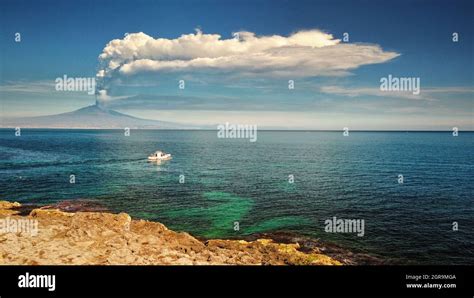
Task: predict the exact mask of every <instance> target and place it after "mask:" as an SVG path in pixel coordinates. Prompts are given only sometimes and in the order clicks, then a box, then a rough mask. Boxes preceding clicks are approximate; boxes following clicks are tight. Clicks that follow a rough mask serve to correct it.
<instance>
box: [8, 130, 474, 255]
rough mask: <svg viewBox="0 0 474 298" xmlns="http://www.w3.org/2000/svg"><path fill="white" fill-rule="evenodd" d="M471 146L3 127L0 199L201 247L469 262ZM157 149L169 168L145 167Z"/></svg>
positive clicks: (446, 137)
mask: <svg viewBox="0 0 474 298" xmlns="http://www.w3.org/2000/svg"><path fill="white" fill-rule="evenodd" d="M473 145H474V133H467V132H461V133H460V135H459V136H458V137H453V136H452V135H451V133H450V132H410V133H405V132H351V133H350V136H348V137H343V136H342V133H341V132H281V131H259V132H258V141H257V142H255V143H252V142H249V141H248V140H245V139H219V138H217V134H216V132H214V131H132V133H131V136H129V137H125V136H124V134H123V131H120V130H28V129H24V130H22V136H21V137H15V136H14V131H13V130H0V189H1V194H0V199H1V200H10V201H20V202H23V203H36V204H46V203H52V202H57V201H61V200H66V199H68V200H69V199H93V200H97V201H98V202H100V203H101V204H103V205H104V206H106V207H107V208H109V209H111V210H113V211H117V212H119V211H124V212H127V213H129V214H131V215H132V216H134V217H137V218H145V219H149V220H156V221H160V222H162V223H164V224H165V225H167V226H168V227H170V228H171V229H175V230H183V231H187V232H190V233H191V234H193V235H196V236H201V237H206V238H223V237H240V236H241V237H244V236H248V235H252V234H254V233H262V232H276V231H287V232H291V233H296V234H300V235H304V236H310V237H314V238H319V239H321V240H323V241H329V242H333V243H336V244H338V245H341V246H343V247H345V248H348V249H354V250H358V251H363V252H367V253H369V254H372V255H375V256H379V257H382V258H386V259H394V260H397V262H400V263H420V264H474V196H473V194H474V185H473V176H474V175H473V174H474V150H473V148H474V147H473ZM157 149H161V150H163V151H165V152H169V153H171V154H172V155H173V156H174V157H173V159H172V160H171V161H168V162H164V163H162V164H159V165H158V164H156V163H150V162H148V161H147V160H146V156H147V155H148V154H150V153H152V152H153V151H155V150H157ZM71 174H74V175H75V177H76V183H75V184H71V183H69V178H70V175H71ZM399 174H402V175H404V183H403V184H399V183H398V181H397V179H398V175H399ZM180 175H184V176H185V181H184V183H179V176H180ZM288 175H294V179H295V182H294V183H293V184H291V183H289V182H288ZM333 216H337V217H338V218H347V219H364V220H365V235H364V236H363V237H357V236H356V234H344V233H339V234H338V233H326V232H325V231H324V227H325V225H324V221H325V220H326V219H328V218H332V217H333ZM236 221H238V222H239V226H240V229H239V231H235V230H234V222H236ZM454 221H456V222H458V224H459V230H458V231H453V230H452V223H453V222H454Z"/></svg>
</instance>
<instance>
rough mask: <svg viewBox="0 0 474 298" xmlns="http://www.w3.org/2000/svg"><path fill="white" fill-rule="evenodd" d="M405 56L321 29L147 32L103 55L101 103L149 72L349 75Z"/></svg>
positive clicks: (129, 36) (109, 47)
mask: <svg viewBox="0 0 474 298" xmlns="http://www.w3.org/2000/svg"><path fill="white" fill-rule="evenodd" d="M399 55H400V54H398V53H396V52H388V51H384V50H382V48H381V47H380V46H379V45H376V44H361V43H343V42H341V40H339V39H335V38H334V37H333V36H332V35H331V34H328V33H325V32H323V31H320V30H305V31H298V32H296V33H293V34H291V35H289V36H287V37H285V36H280V35H272V36H256V35H255V34H254V33H252V32H247V31H241V32H236V33H233V38H229V39H222V37H221V35H219V34H205V33H203V32H201V31H200V30H196V33H191V34H183V35H181V36H180V37H178V38H175V39H167V38H153V37H151V36H149V35H147V34H145V33H143V32H139V33H132V34H126V35H125V37H124V38H123V39H114V40H112V41H110V42H109V43H108V44H107V45H106V46H105V48H104V49H103V51H102V53H101V54H100V55H99V61H100V64H99V69H98V72H97V75H96V76H97V79H98V88H97V89H98V91H97V96H98V99H99V100H104V101H106V100H110V99H111V98H112V97H110V96H109V94H108V93H109V92H108V90H109V88H110V85H111V83H112V82H113V80H114V79H116V78H125V77H129V76H134V75H138V74H145V73H150V72H151V73H163V74H164V73H199V72H202V73H206V74H219V75H225V74H242V75H255V76H260V77H280V78H281V77H283V78H290V79H291V78H299V77H317V76H344V75H348V74H349V71H350V70H353V69H356V68H358V67H360V66H362V65H368V64H376V63H384V62H387V61H389V60H391V59H393V58H395V57H397V56H399Z"/></svg>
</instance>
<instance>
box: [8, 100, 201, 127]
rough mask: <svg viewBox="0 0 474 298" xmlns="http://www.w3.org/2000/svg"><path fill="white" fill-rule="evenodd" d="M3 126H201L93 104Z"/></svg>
mask: <svg viewBox="0 0 474 298" xmlns="http://www.w3.org/2000/svg"><path fill="white" fill-rule="evenodd" d="M0 125H1V127H4V128H12V127H21V128H97V129H99V128H100V129H114V128H119V129H123V128H125V127H128V128H131V129H197V128H200V127H196V126H192V125H185V124H179V123H173V122H166V121H157V120H150V119H142V118H137V117H133V116H129V115H126V114H122V113H119V112H116V111H114V110H109V109H105V108H102V107H100V106H98V105H91V106H88V107H85V108H81V109H78V110H75V111H72V112H69V113H62V114H56V115H50V116H39V117H24V118H11V119H2V120H1V123H0Z"/></svg>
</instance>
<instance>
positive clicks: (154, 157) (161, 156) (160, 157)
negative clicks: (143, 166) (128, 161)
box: [148, 151, 171, 160]
mask: <svg viewBox="0 0 474 298" xmlns="http://www.w3.org/2000/svg"><path fill="white" fill-rule="evenodd" d="M169 159H171V154H169V153H164V152H163V151H156V152H155V153H153V154H151V155H149V156H148V160H169Z"/></svg>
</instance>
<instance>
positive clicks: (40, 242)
mask: <svg viewBox="0 0 474 298" xmlns="http://www.w3.org/2000/svg"><path fill="white" fill-rule="evenodd" d="M19 210H21V205H20V204H19V203H10V202H2V201H0V264H28V265H50V264H66V265H68V264H71V265H80V264H90V265H107V264H127V265H340V264H341V263H340V262H338V261H337V260H334V259H333V258H331V257H329V256H326V255H324V254H320V253H318V252H317V251H316V250H315V251H312V252H301V251H299V250H298V249H299V245H298V244H297V243H294V244H283V243H276V242H274V241H272V240H270V239H257V240H255V241H243V240H208V241H200V240H198V239H196V238H194V237H193V236H191V235H189V234H187V233H178V232H174V231H171V230H169V229H168V228H166V227H165V226H164V225H163V224H161V223H158V222H149V221H145V220H133V219H131V218H130V216H129V215H128V214H125V213H120V214H112V213H107V212H74V213H72V212H63V211H60V210H58V209H46V208H38V209H34V210H32V211H31V212H30V213H29V215H21V214H20V211H19ZM22 219H23V220H24V219H28V220H33V222H36V223H37V228H38V229H37V234H36V235H33V233H31V232H25V231H16V232H15V231H8V229H7V226H6V225H7V224H11V223H14V222H15V221H16V222H18V221H19V220H22ZM2 228H3V230H2Z"/></svg>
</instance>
